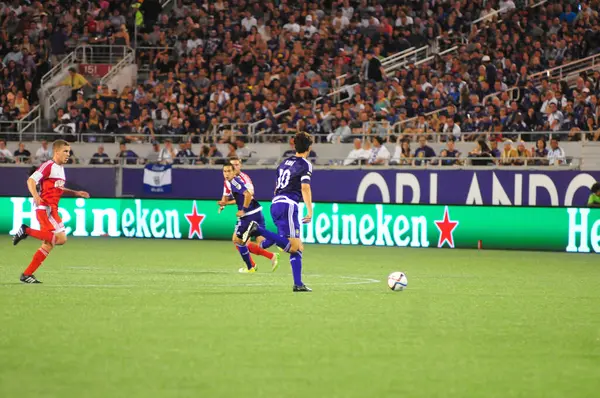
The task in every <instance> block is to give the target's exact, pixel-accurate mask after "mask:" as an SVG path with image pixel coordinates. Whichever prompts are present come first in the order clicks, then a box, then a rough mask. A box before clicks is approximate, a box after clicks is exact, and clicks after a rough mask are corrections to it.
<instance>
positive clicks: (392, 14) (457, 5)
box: [0, 0, 600, 145]
mask: <svg viewBox="0 0 600 398" xmlns="http://www.w3.org/2000/svg"><path fill="white" fill-rule="evenodd" d="M579 5H580V7H579ZM171 7H172V8H170V9H169V12H168V13H167V12H164V13H162V14H161V12H160V5H159V4H158V2H157V0H145V1H139V2H138V1H134V2H118V1H110V0H102V1H99V2H93V1H86V0H83V1H78V2H75V1H57V0H52V1H48V2H44V3H41V2H33V3H31V5H21V2H19V1H14V2H12V3H10V4H5V3H2V6H1V12H0V14H1V15H2V20H1V22H2V26H3V38H2V41H3V43H2V46H1V47H0V55H2V57H3V60H4V61H5V62H4V64H5V66H3V69H2V71H0V73H1V75H2V76H7V77H8V78H7V79H3V81H2V82H3V84H2V86H3V87H2V90H3V91H2V92H0V106H1V107H2V110H3V111H2V118H6V119H5V120H16V119H18V118H19V117H22V116H23V115H24V114H25V112H26V110H27V109H29V108H28V107H27V106H25V105H24V104H26V103H28V106H29V107H31V106H32V105H33V104H35V103H36V101H37V99H36V98H32V97H29V96H30V95H31V96H33V95H34V94H33V93H34V92H35V88H36V87H37V84H39V79H40V78H41V77H40V74H43V72H44V71H45V70H47V69H48V68H49V67H50V65H52V63H55V62H56V61H57V60H58V59H59V58H60V57H61V56H62V55H64V54H65V53H66V52H67V51H69V49H70V48H73V47H75V46H77V45H80V44H88V45H92V44H95V43H102V44H127V43H129V44H130V45H132V46H135V48H136V54H137V57H138V63H139V66H140V70H144V69H147V70H148V74H147V76H144V75H142V74H141V75H140V81H139V84H138V85H136V86H135V87H126V88H125V89H124V90H123V91H122V92H115V90H110V89H109V87H108V86H103V87H97V88H95V91H94V93H93V94H92V95H91V96H88V95H86V93H85V91H83V90H82V91H76V92H75V94H76V95H75V98H74V100H72V101H69V102H68V104H67V106H66V107H65V109H60V110H59V111H58V114H57V118H56V120H55V121H54V122H53V126H52V128H53V130H54V131H60V132H61V133H63V134H64V135H65V138H67V139H69V140H71V141H74V140H78V139H80V137H81V139H82V140H84V141H87V142H114V141H115V140H116V139H117V138H116V136H115V135H116V134H119V135H120V136H121V137H124V139H125V141H126V142H135V141H160V142H163V141H165V140H166V139H170V140H171V141H172V142H174V143H180V142H183V143H187V142H193V143H197V142H206V143H214V142H221V143H225V142H230V143H231V144H232V145H239V144H238V143H240V142H244V141H246V140H247V138H248V136H249V135H250V134H256V135H258V136H259V137H260V140H263V141H273V142H280V141H287V136H289V135H290V134H289V133H291V132H296V131H298V130H304V131H307V132H310V133H312V134H314V135H315V136H316V137H317V139H318V140H319V141H321V142H339V141H344V142H350V141H351V140H352V139H353V138H355V137H362V136H365V135H372V136H379V137H381V138H383V139H384V141H388V140H391V141H393V142H396V141H398V142H399V141H400V140H401V139H404V140H406V139H409V138H410V139H413V138H414V137H417V136H420V135H424V136H425V138H426V139H436V140H437V139H439V138H440V137H441V138H442V139H445V140H448V139H449V138H450V137H453V138H454V139H460V140H472V141H478V140H480V139H482V138H485V139H488V140H490V141H501V140H505V139H512V140H517V139H519V136H518V135H517V134H516V133H517V132H539V134H533V135H531V136H524V137H523V138H526V139H528V141H532V142H535V141H536V140H538V139H540V138H541V139H545V140H548V139H549V138H550V137H549V136H548V134H547V132H549V131H552V132H557V134H555V135H553V137H558V138H560V139H562V140H577V139H581V137H582V134H580V133H578V132H580V131H582V132H584V135H585V137H586V138H587V139H590V140H598V139H599V138H600V132H599V130H598V124H599V120H598V115H599V114H600V104H598V95H600V73H599V72H598V71H592V72H590V73H588V74H584V75H582V76H581V78H580V79H579V80H578V81H577V82H576V84H575V85H574V86H573V87H569V85H568V84H567V83H566V82H562V81H547V80H545V81H544V80H542V81H541V87H534V86H533V83H532V82H531V80H530V79H528V76H529V75H531V74H532V73H535V72H540V71H543V70H545V69H548V68H552V67H555V66H558V65H562V64H565V63H568V62H570V61H573V60H576V59H581V58H583V57H586V56H590V55H593V54H595V53H596V52H598V49H599V47H600V38H599V37H598V36H599V24H598V12H597V10H598V2H597V1H592V2H581V3H578V2H568V1H567V2H559V1H556V0H550V1H548V2H545V3H544V4H542V5H541V6H539V7H535V8H530V7H525V6H524V5H522V4H519V6H518V7H517V5H516V4H515V2H513V1H512V0H507V1H495V0H492V1H487V2H484V1H479V0H457V1H448V2H444V3H438V2H435V1H426V0H416V1H410V2H379V1H376V0H360V1H350V0H341V1H317V0H314V1H313V0H306V1H304V0H301V1H294V2H292V1H288V0H280V1H270V0H267V1H261V2H258V1H244V0H233V1H224V0H218V1H208V0H205V1H201V0H200V1H185V0H175V1H174V2H173V3H172V5H171ZM140 10H141V11H140ZM496 11H498V12H496ZM140 13H141V15H142V19H143V26H139V27H138V28H135V27H134V26H133V25H134V24H138V25H140V23H141V22H142V21H140V19H138V17H139V16H140ZM481 18H483V19H482V20H481V21H480V22H479V23H476V24H473V23H472V22H473V21H475V20H477V19H481ZM499 20H501V21H502V22H501V23H497V22H498V21H499ZM20 32H22V33H20ZM134 32H138V36H137V37H132V38H130V36H135V34H134ZM32 39H34V40H33V42H36V43H39V44H40V45H39V46H32V45H31V44H29V45H28V43H31V41H32ZM424 45H433V46H435V47H436V48H438V49H439V50H442V49H447V48H451V47H453V46H455V45H456V46H457V47H458V48H457V49H456V50H455V51H453V52H450V53H448V54H447V55H445V56H443V57H439V56H438V57H434V58H433V59H431V60H429V61H428V62H423V63H420V64H418V65H415V64H414V63H413V64H407V65H405V66H404V67H402V68H399V69H398V70H396V71H394V72H392V73H385V71H384V70H383V68H382V65H381V60H382V59H384V57H386V56H388V55H391V54H394V53H397V52H399V51H402V50H405V49H407V48H410V47H414V48H420V47H421V46H424ZM29 60H31V62H30V61H29ZM33 64H35V65H36V67H33ZM343 74H346V76H347V77H346V78H345V79H344V80H343V81H342V85H343V86H344V87H345V88H346V89H345V90H343V92H342V93H341V98H340V99H342V100H344V101H342V102H339V101H338V102H336V101H335V99H336V96H327V94H330V93H331V92H332V91H334V90H335V89H336V85H335V83H334V82H335V80H336V77H338V76H341V75H343ZM350 85H353V87H352V88H349V87H350ZM27 87H29V88H27ZM512 87H517V88H518V89H517V90H515V91H516V93H517V94H516V95H513V94H510V92H509V91H508V90H509V89H510V88H512ZM20 91H21V92H22V93H21V94H19V92H20ZM493 94H495V95H493ZM24 97H27V98H26V99H25V100H24V99H23V98H24ZM511 98H514V99H511ZM484 99H487V101H486V103H484V102H483V100H484ZM435 111H437V112H435ZM431 112H434V113H433V114H431V115H428V113H431ZM61 126H66V127H61ZM238 138H241V139H238ZM253 139H254V138H253Z"/></svg>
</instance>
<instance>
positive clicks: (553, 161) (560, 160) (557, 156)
mask: <svg viewBox="0 0 600 398" xmlns="http://www.w3.org/2000/svg"><path fill="white" fill-rule="evenodd" d="M566 163H567V158H566V155H565V151H564V150H563V149H562V148H561V147H560V146H559V145H558V140H557V139H556V138H554V139H552V140H550V150H549V151H548V164H550V166H558V165H561V164H566Z"/></svg>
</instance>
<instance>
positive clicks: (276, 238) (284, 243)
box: [257, 227, 290, 252]
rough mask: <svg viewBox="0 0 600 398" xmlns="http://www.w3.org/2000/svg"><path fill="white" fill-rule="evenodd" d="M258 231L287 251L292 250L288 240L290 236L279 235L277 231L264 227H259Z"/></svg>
mask: <svg viewBox="0 0 600 398" xmlns="http://www.w3.org/2000/svg"><path fill="white" fill-rule="evenodd" d="M257 232H258V235H260V236H262V237H263V238H266V239H267V240H270V241H271V242H273V243H275V244H276V245H277V246H279V247H280V248H282V249H283V250H285V251H286V252H287V251H289V250H290V241H289V240H288V238H286V237H284V236H281V235H277V234H276V233H275V232H271V231H269V230H268V229H266V228H263V227H258V229H257Z"/></svg>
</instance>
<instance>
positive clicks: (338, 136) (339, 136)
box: [327, 118, 352, 143]
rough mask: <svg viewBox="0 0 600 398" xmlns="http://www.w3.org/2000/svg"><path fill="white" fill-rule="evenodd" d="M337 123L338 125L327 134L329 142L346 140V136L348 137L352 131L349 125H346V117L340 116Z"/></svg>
mask: <svg viewBox="0 0 600 398" xmlns="http://www.w3.org/2000/svg"><path fill="white" fill-rule="evenodd" d="M339 123H340V125H339V126H338V127H337V128H336V129H335V130H334V131H333V132H332V133H329V135H328V136H327V142H331V143H340V142H346V140H348V138H350V135H351V134H352V131H351V130H350V127H348V121H347V120H346V119H344V118H342V119H340V120H339Z"/></svg>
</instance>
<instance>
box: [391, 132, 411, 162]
mask: <svg viewBox="0 0 600 398" xmlns="http://www.w3.org/2000/svg"><path fill="white" fill-rule="evenodd" d="M412 162H413V156H412V151H411V149H410V140H409V139H408V138H404V139H401V140H398V142H397V143H396V149H395V150H394V156H392V160H390V165H411V164H412Z"/></svg>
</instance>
